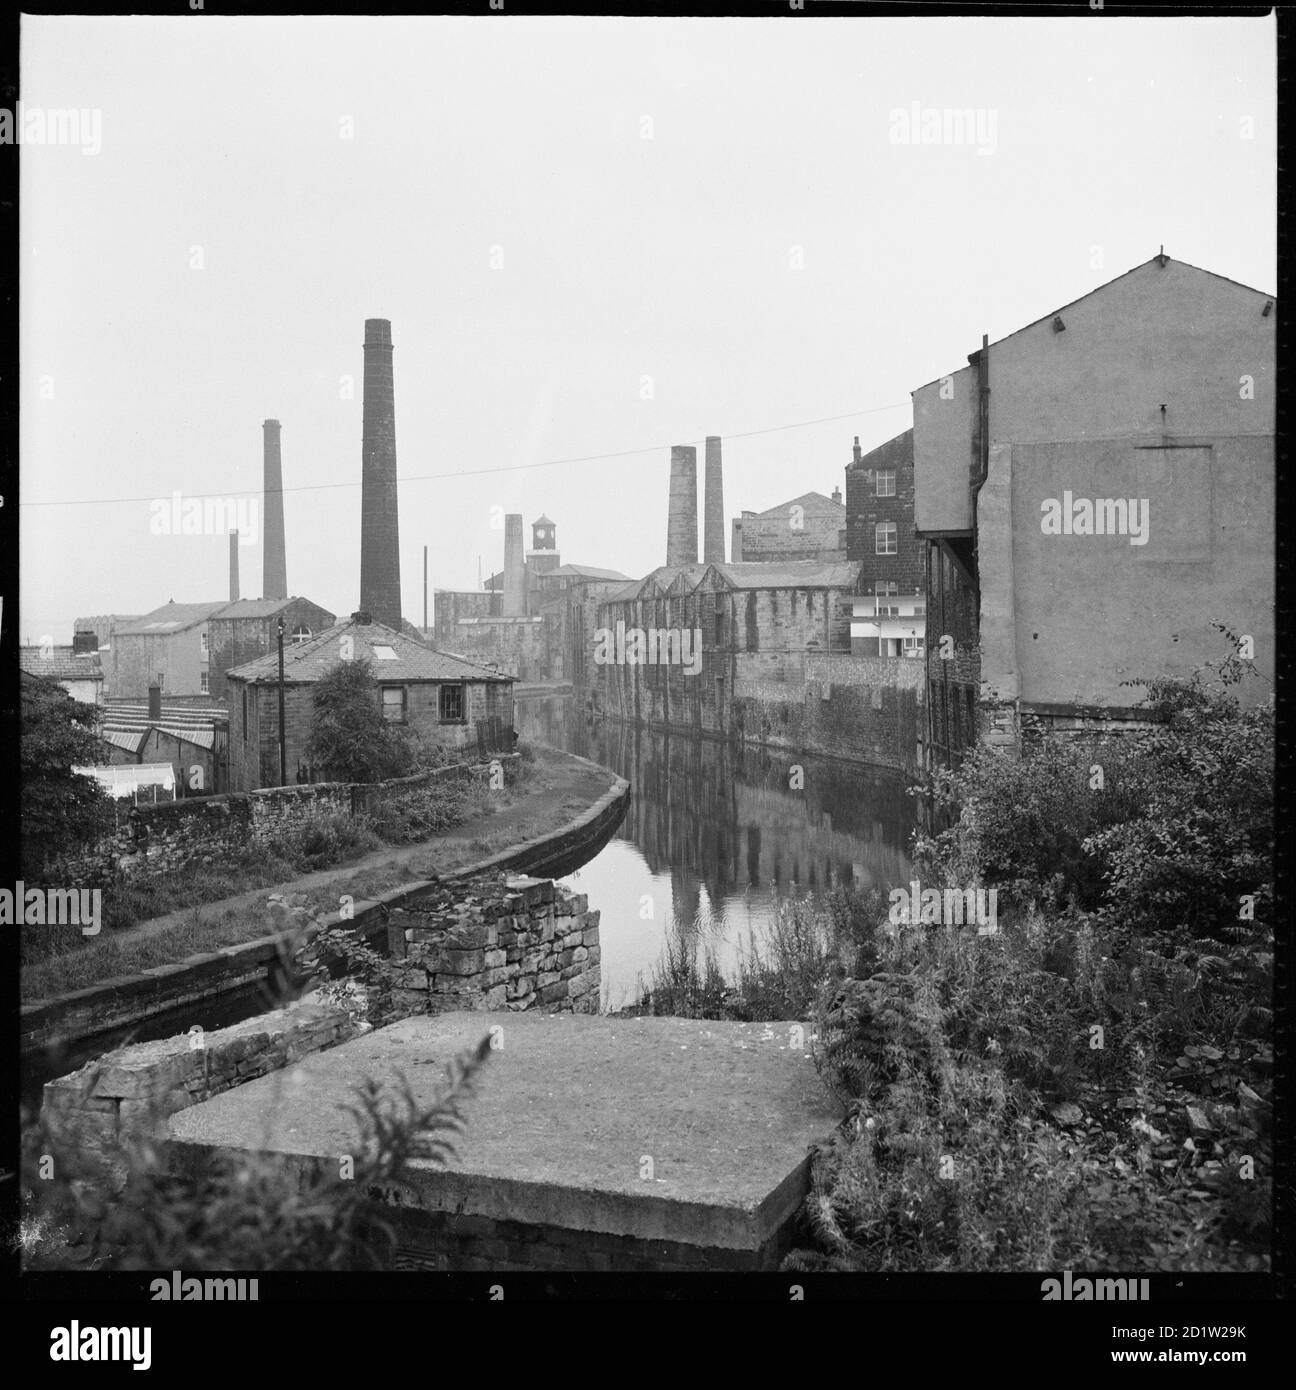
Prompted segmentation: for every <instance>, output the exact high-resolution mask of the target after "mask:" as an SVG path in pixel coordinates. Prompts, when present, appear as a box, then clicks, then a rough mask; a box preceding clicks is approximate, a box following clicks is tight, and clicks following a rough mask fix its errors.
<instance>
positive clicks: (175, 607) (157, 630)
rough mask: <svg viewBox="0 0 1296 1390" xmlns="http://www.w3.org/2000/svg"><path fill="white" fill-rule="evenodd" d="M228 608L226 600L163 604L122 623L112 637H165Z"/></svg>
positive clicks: (195, 624) (203, 621)
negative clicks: (133, 619) (141, 615)
mask: <svg viewBox="0 0 1296 1390" xmlns="http://www.w3.org/2000/svg"><path fill="white" fill-rule="evenodd" d="M228 607H229V600H228V599H221V600H220V601H219V602H217V603H164V604H163V605H162V607H161V608H155V609H154V610H153V611H152V612H151V613H145V614H144V616H143V617H142V618H136V619H135V621H134V622H129V623H123V624H122V625H121V626H120V627H118V628H115V629H114V630H113V636H114V637H123V636H129V637H159V636H161V637H165V636H168V635H169V634H170V633H173V632H184V631H185V630H186V629H188V628H191V627H197V626H198V624H199V623H205V622H206V621H207V619H208V618H210V617H211V616H212V614H213V613H216V612H218V611H219V610H220V609H222V608H228Z"/></svg>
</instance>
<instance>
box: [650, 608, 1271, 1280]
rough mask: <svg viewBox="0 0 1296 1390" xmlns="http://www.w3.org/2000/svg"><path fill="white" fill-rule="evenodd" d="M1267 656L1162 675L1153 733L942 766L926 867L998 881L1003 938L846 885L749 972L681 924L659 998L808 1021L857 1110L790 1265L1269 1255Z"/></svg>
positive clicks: (1035, 744) (955, 876) (962, 1265)
mask: <svg viewBox="0 0 1296 1390" xmlns="http://www.w3.org/2000/svg"><path fill="white" fill-rule="evenodd" d="M1226 636H1228V637H1229V638H1230V639H1231V640H1233V641H1234V642H1236V639H1235V638H1234V636H1233V634H1231V633H1226ZM1247 672H1248V668H1247V665H1246V663H1244V662H1242V661H1240V660H1239V659H1237V657H1236V656H1232V657H1229V658H1228V659H1226V660H1225V661H1223V662H1222V663H1219V664H1218V665H1215V666H1212V667H1206V668H1203V670H1202V671H1199V672H1198V673H1197V674H1196V676H1194V677H1193V678H1192V679H1190V680H1186V681H1183V680H1179V681H1175V680H1162V679H1158V680H1151V681H1147V682H1142V683H1141V684H1143V685H1144V686H1145V689H1146V696H1145V699H1144V702H1143V703H1144V706H1145V708H1146V710H1147V712H1148V715H1149V718H1150V720H1152V721H1156V722H1153V723H1151V726H1150V727H1148V728H1146V729H1144V730H1143V731H1142V732H1138V733H1133V734H1125V735H1122V736H1111V737H1107V738H1095V739H1089V740H1084V741H1067V740H1065V739H1062V738H1057V737H1050V736H1036V737H1034V738H1032V739H1031V740H1029V741H1028V742H1027V744H1026V746H1025V748H1024V749H1023V751H1022V754H1021V756H1020V757H1005V756H1004V755H1002V754H1000V753H998V752H996V751H994V750H992V749H985V748H982V749H979V750H977V751H975V752H973V753H972V754H970V755H969V757H968V758H967V760H966V761H965V762H964V763H963V765H962V766H961V767H960V768H959V769H957V770H956V771H947V772H943V773H941V774H940V775H939V776H937V777H936V778H935V779H934V782H933V785H932V786H930V787H929V788H928V789H927V790H928V792H929V794H930V796H931V799H932V803H933V809H934V812H935V817H934V819H936V821H937V823H942V822H943V823H946V824H948V826H949V828H948V829H946V830H944V831H943V832H941V833H939V834H926V835H923V834H920V835H919V836H918V837H917V838H916V843H915V847H914V855H913V858H914V876H915V878H917V879H919V880H920V882H921V883H922V885H923V886H924V887H927V888H938V889H945V888H955V889H959V890H966V889H968V888H983V889H986V890H989V889H994V890H995V891H996V892H997V894H998V899H997V901H998V912H997V916H998V926H999V930H998V933H997V934H995V935H987V936H982V935H979V934H978V932H977V931H975V930H969V929H967V928H965V927H958V926H942V925H935V924H933V925H918V926H909V925H906V924H897V923H893V922H892V921H891V920H890V914H889V911H888V907H889V904H888V901H887V899H886V897H885V895H883V894H882V893H880V892H878V891H876V890H873V891H870V892H868V893H863V894H861V893H855V892H850V891H834V892H833V893H830V894H828V895H826V896H825V897H823V898H821V899H815V898H813V897H809V898H806V899H804V900H803V901H801V902H794V903H784V904H783V905H782V906H781V907H780V909H779V912H778V915H777V916H776V918H775V920H774V922H773V924H772V927H771V929H770V931H769V933H768V938H767V940H766V941H764V942H762V943H759V944H758V945H755V946H748V948H747V949H746V950H745V951H744V952H742V953H741V954H740V957H739V961H738V966H737V969H736V971H735V972H733V973H732V975H731V976H730V977H728V978H726V976H725V974H724V973H723V972H722V971H721V969H720V968H719V966H718V964H717V961H716V958H715V955H714V953H713V952H712V951H711V950H709V949H706V948H705V947H704V946H703V945H702V944H701V938H700V936H699V933H698V932H697V931H696V930H693V929H691V926H692V924H690V929H689V930H687V931H683V932H681V931H680V930H679V929H676V931H675V932H674V934H673V935H672V937H671V938H670V939H669V941H668V944H667V946H666V949H665V951H664V954H663V958H662V962H661V964H660V965H659V967H658V968H657V970H656V971H655V972H654V974H653V977H652V979H651V981H650V982H649V984H648V986H647V987H646V988H645V989H643V990H642V991H641V999H640V1001H639V1004H638V1008H639V1009H642V1010H644V1011H647V1012H658V1013H671V1014H680V1015H684V1016H688V1017H705V1018H718V1019H742V1020H775V1019H810V1020H812V1021H813V1027H812V1030H811V1036H812V1046H813V1049H814V1057H815V1061H816V1064H817V1066H818V1068H819V1072H820V1076H821V1077H822V1079H823V1081H824V1083H825V1085H826V1086H827V1087H828V1089H829V1090H830V1092H831V1093H832V1094H833V1095H834V1096H836V1097H837V1099H838V1100H839V1101H840V1103H841V1105H842V1108H843V1111H844V1112H845V1119H844V1121H843V1124H842V1126H841V1128H840V1130H839V1131H838V1133H837V1134H836V1135H835V1136H834V1138H833V1140H832V1142H831V1143H829V1144H827V1145H825V1146H824V1147H823V1148H822V1150H821V1151H820V1152H819V1153H818V1154H817V1156H816V1160H815V1164H814V1169H813V1189H812V1192H811V1196H810V1199H809V1201H808V1202H807V1206H806V1211H805V1226H804V1238H805V1239H804V1248H802V1249H800V1250H798V1251H796V1252H795V1253H794V1254H793V1255H792V1256H791V1257H790V1259H789V1262H788V1263H789V1267H791V1268H795V1269H805V1270H811V1269H841V1270H873V1271H883V1270H917V1269H923V1270H939V1269H951V1270H953V1269H960V1270H977V1269H980V1270H1034V1269H1045V1270H1047V1269H1061V1268H1071V1269H1099V1268H1101V1269H1107V1270H1116V1271H1119V1270H1125V1271H1129V1272H1136V1271H1148V1270H1153V1269H1171V1270H1209V1269H1262V1268H1266V1267H1267V1259H1268V1229H1269V1222H1270V1215H1269V1213H1270V1206H1271V1200H1272V1183H1271V1177H1270V1174H1271V1169H1272V1148H1273V1139H1272V1072H1273V1065H1274V1057H1273V1048H1272V1043H1271V1038H1270V1026H1271V1022H1272V1011H1271V1010H1272V988H1273V919H1272V907H1273V880H1272V872H1271V864H1270V856H1271V854H1272V849H1273V840H1272V823H1271V817H1272V810H1273V805H1272V796H1273V794H1272V788H1273V760H1274V737H1273V711H1272V705H1271V703H1270V704H1264V705H1261V706H1260V707H1258V708H1252V709H1243V708H1242V707H1241V706H1240V704H1239V702H1238V700H1237V698H1236V695H1237V687H1238V684H1239V683H1240V681H1241V680H1242V679H1244V678H1246V676H1247Z"/></svg>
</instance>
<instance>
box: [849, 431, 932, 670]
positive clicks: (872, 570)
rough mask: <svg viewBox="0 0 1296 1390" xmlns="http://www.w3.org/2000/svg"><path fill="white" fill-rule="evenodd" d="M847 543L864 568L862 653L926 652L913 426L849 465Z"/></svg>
mask: <svg viewBox="0 0 1296 1390" xmlns="http://www.w3.org/2000/svg"><path fill="white" fill-rule="evenodd" d="M846 549H847V554H848V556H849V557H850V560H851V562H852V563H853V564H857V565H859V567H860V586H859V588H860V598H859V600H858V601H857V602H856V604H855V614H854V617H855V621H854V622H853V624H852V626H851V650H852V651H853V652H854V653H855V654H856V655H857V656H906V657H912V658H915V659H916V658H918V657H921V656H922V653H923V646H924V642H925V636H926V624H925V615H926V566H927V556H926V545H925V543H924V542H923V541H920V540H919V539H918V537H917V533H916V531H915V529H914V464H913V430H906V431H905V432H904V433H903V434H900V435H897V436H896V437H895V438H894V439H889V440H887V442H886V443H885V444H880V445H879V446H878V447H877V448H876V449H872V450H870V451H869V452H868V453H867V454H865V453H862V452H861V450H860V442H859V436H858V435H856V437H855V445H854V457H853V458H852V460H851V462H850V463H848V464H847V465H846Z"/></svg>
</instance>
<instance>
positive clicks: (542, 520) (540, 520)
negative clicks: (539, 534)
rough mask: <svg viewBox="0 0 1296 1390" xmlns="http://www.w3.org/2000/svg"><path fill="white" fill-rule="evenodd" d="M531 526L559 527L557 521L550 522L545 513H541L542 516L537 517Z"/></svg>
mask: <svg viewBox="0 0 1296 1390" xmlns="http://www.w3.org/2000/svg"><path fill="white" fill-rule="evenodd" d="M531 525H532V526H557V525H558V523H557V522H556V521H550V520H549V518H548V517H547V516H546V515H545V514H544V513H543V512H541V513H540V515H539V516H538V517H536V519H535V520H534V521H533V522H532V523H531Z"/></svg>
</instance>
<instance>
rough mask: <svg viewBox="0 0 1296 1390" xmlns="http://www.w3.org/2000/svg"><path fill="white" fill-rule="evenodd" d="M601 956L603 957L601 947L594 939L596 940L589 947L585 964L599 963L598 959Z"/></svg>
mask: <svg viewBox="0 0 1296 1390" xmlns="http://www.w3.org/2000/svg"><path fill="white" fill-rule="evenodd" d="M602 958H603V951H602V948H601V947H600V946H599V944H598V942H597V941H596V942H595V943H594V944H593V945H592V946H591V947H590V948H589V958H588V960H587V961H586V962H585V963H586V965H591V966H593V965H597V964H598V963H599V961H600V960H601V959H602Z"/></svg>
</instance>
